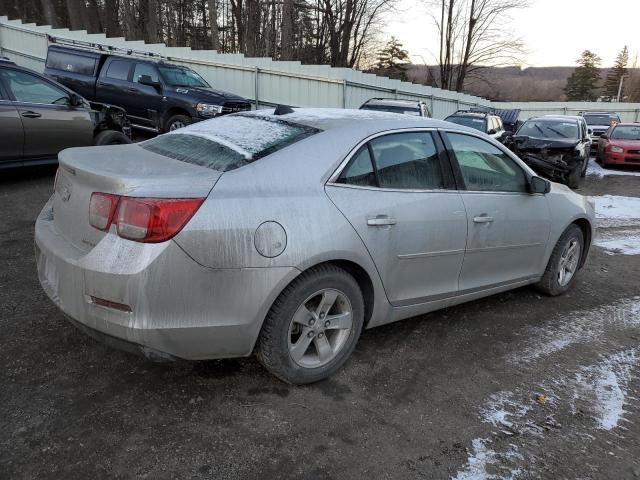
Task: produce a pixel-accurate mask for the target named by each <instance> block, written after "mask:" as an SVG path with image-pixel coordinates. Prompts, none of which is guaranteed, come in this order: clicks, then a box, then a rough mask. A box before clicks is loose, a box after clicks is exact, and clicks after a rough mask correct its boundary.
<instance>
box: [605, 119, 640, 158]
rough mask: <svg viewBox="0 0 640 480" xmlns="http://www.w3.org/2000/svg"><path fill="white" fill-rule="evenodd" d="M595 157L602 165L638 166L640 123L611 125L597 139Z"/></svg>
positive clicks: (639, 156)
mask: <svg viewBox="0 0 640 480" xmlns="http://www.w3.org/2000/svg"><path fill="white" fill-rule="evenodd" d="M596 159H597V160H598V161H599V162H600V163H601V164H602V166H603V167H606V166H607V165H636V166H640V123H617V124H615V125H612V126H611V128H609V130H607V131H606V132H605V133H604V134H603V135H602V136H600V139H599V140H598V152H597V153H596Z"/></svg>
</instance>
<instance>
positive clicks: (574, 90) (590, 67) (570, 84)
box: [564, 50, 602, 102]
mask: <svg viewBox="0 0 640 480" xmlns="http://www.w3.org/2000/svg"><path fill="white" fill-rule="evenodd" d="M601 61H602V60H601V59H600V57H599V56H598V55H596V54H595V53H593V52H591V51H589V50H585V51H584V52H582V55H581V56H580V58H579V59H578V62H577V63H578V67H577V68H576V69H575V70H574V71H573V73H572V74H571V76H570V77H569V78H568V79H567V86H566V87H564V93H565V94H566V95H567V100H569V101H578V102H593V101H595V100H597V98H598V92H597V89H598V81H599V80H600V70H599V69H598V66H599V65H600V62H601Z"/></svg>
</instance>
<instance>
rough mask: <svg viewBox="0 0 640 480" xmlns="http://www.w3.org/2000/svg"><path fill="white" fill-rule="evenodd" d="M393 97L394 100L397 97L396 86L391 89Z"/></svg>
mask: <svg viewBox="0 0 640 480" xmlns="http://www.w3.org/2000/svg"><path fill="white" fill-rule="evenodd" d="M393 99H394V100H397V99H398V89H397V88H394V89H393Z"/></svg>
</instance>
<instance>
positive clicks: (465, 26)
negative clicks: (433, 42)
mask: <svg viewBox="0 0 640 480" xmlns="http://www.w3.org/2000/svg"><path fill="white" fill-rule="evenodd" d="M427 5H428V6H429V8H430V11H431V17H432V19H433V22H434V23H435V25H436V28H437V29H438V33H439V37H440V45H439V54H438V59H437V61H438V67H439V72H438V74H439V75H438V78H437V83H438V86H440V87H441V88H445V89H448V90H456V91H462V89H463V88H464V86H465V82H467V81H469V80H471V79H474V78H479V76H480V72H481V70H482V69H483V68H484V67H486V66H499V65H514V64H518V63H520V61H521V56H522V54H523V53H524V44H523V42H522V41H521V40H520V39H519V38H517V37H515V36H514V35H513V34H512V33H511V32H510V31H509V30H508V28H507V24H508V21H509V20H510V19H509V13H510V12H512V11H514V10H517V9H521V8H525V7H527V6H528V0H427ZM434 78H435V75H434Z"/></svg>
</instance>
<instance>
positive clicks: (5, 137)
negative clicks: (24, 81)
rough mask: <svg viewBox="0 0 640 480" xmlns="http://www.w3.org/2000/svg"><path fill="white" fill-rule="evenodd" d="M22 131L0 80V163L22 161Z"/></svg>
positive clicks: (17, 115)
mask: <svg viewBox="0 0 640 480" xmlns="http://www.w3.org/2000/svg"><path fill="white" fill-rule="evenodd" d="M23 143H24V130H23V128H22V122H21V121H20V115H19V114H18V110H17V109H16V107H15V105H14V104H13V103H12V102H11V100H10V99H9V95H8V94H7V93H6V90H5V89H4V87H3V82H2V80H1V78H0V163H3V162H14V161H17V160H20V159H22V146H23Z"/></svg>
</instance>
